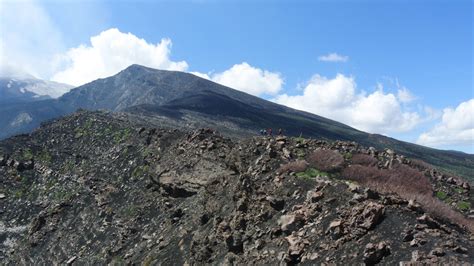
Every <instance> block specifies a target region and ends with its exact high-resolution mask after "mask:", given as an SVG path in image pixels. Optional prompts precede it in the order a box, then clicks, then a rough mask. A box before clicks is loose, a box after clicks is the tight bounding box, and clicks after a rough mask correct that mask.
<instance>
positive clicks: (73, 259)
mask: <svg viewBox="0 0 474 266" xmlns="http://www.w3.org/2000/svg"><path fill="white" fill-rule="evenodd" d="M76 259H77V256H74V257H72V258H70V259H69V260H68V261H67V262H66V265H71V264H72V263H73V262H74V261H75V260H76Z"/></svg>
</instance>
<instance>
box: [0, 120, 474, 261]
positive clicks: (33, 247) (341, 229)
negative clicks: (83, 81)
mask: <svg viewBox="0 0 474 266" xmlns="http://www.w3.org/2000/svg"><path fill="white" fill-rule="evenodd" d="M320 149H328V150H333V151H334V152H336V153H339V154H341V156H344V159H343V160H342V162H340V164H341V165H343V164H350V158H349V156H347V154H348V153H350V154H351V155H352V154H357V153H364V154H369V155H370V154H374V158H377V160H376V161H375V163H376V164H377V165H378V167H380V168H381V169H383V168H384V167H385V168H390V167H391V164H395V163H396V161H400V162H399V163H406V164H408V163H409V161H408V159H406V158H404V157H401V156H399V155H396V154H394V153H393V151H390V150H388V151H375V150H373V149H366V148H364V147H361V146H359V145H357V144H356V143H352V142H351V143H348V142H326V141H323V140H304V139H303V140H301V139H298V138H289V137H288V138H287V137H284V136H279V137H277V138H269V137H253V138H248V139H244V140H232V139H229V138H226V137H223V136H222V135H220V134H219V133H218V132H216V131H214V130H212V129H200V130H194V131H190V132H183V131H178V130H172V129H158V128H148V127H146V126H143V125H139V124H134V123H131V122H130V121H129V120H127V119H122V118H121V117H120V114H114V115H111V114H109V113H103V112H79V113H75V114H73V115H70V116H67V117H65V118H63V119H61V120H58V121H55V122H51V123H49V124H46V125H43V126H42V127H41V128H40V129H39V130H37V131H35V132H34V133H32V134H30V135H20V136H16V137H13V138H10V139H7V140H4V141H1V142H0V260H1V261H2V264H11V265H17V264H27V265H38V264H46V265H49V264H53V263H59V264H72V265H84V264H105V263H118V264H121V263H126V264H128V263H132V264H141V263H143V264H145V265H153V264H163V265H183V264H188V265H191V264H196V265H202V264H239V265H240V264H242V265H244V264H245V265H250V264H270V265H279V264H298V263H300V264H333V263H335V264H348V265H349V264H351V265H352V264H367V265H372V264H377V263H382V264H399V263H401V264H402V265H405V264H406V265H412V263H418V262H421V263H454V264H459V263H473V262H474V248H473V247H474V243H473V237H472V234H471V233H470V232H469V231H467V230H466V229H465V228H462V227H459V226H456V225H454V224H451V223H449V222H447V221H443V220H439V219H436V218H434V217H432V216H431V215H430V214H429V213H425V212H424V211H423V208H422V207H420V206H418V205H417V203H416V202H409V201H407V200H404V199H401V198H399V197H397V196H396V195H391V194H382V193H377V192H375V191H373V190H370V189H368V188H364V187H362V186H360V185H358V184H356V183H354V182H349V181H348V180H345V179H344V178H342V177H338V176H335V175H333V174H328V173H325V172H322V171H319V172H315V173H309V172H303V171H301V172H298V171H292V170H285V171H282V170H281V169H282V165H285V164H288V163H290V162H296V161H297V160H299V159H302V158H304V156H305V154H310V153H311V152H314V151H317V150H320ZM341 158H342V157H341ZM331 167H332V166H331ZM417 167H419V166H417ZM333 168H335V167H333ZM420 171H424V173H425V174H426V175H427V176H430V180H432V182H433V183H432V184H433V188H434V189H435V190H436V189H437V188H439V189H438V190H442V191H448V192H449V193H456V191H460V193H457V194H456V197H458V198H459V199H460V200H463V201H466V202H472V192H471V191H470V187H469V184H468V183H465V182H463V181H462V180H458V179H456V178H454V177H450V176H447V175H443V174H441V173H439V172H436V171H435V172H433V171H431V172H430V171H425V170H422V169H420ZM450 178H451V179H450ZM461 190H462V191H461ZM454 207H455V206H453V208H454ZM457 211H459V212H462V213H463V215H465V216H466V217H467V218H468V216H469V215H470V213H469V210H457Z"/></svg>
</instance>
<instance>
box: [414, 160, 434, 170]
mask: <svg viewBox="0 0 474 266" xmlns="http://www.w3.org/2000/svg"><path fill="white" fill-rule="evenodd" d="M411 166H412V167H414V168H416V169H418V170H420V171H424V170H431V169H433V166H432V165H430V164H428V163H426V162H424V161H422V160H418V159H412V160H411Z"/></svg>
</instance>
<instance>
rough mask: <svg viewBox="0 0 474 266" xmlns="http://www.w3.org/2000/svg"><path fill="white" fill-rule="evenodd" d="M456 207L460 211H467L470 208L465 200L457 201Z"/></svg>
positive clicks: (469, 204)
mask: <svg viewBox="0 0 474 266" xmlns="http://www.w3.org/2000/svg"><path fill="white" fill-rule="evenodd" d="M458 208H459V209H460V210H462V211H468V210H470V209H471V203H469V202H466V201H459V202H458Z"/></svg>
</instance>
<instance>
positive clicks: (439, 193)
mask: <svg viewBox="0 0 474 266" xmlns="http://www.w3.org/2000/svg"><path fill="white" fill-rule="evenodd" d="M436 197H437V198H438V199H440V200H446V198H447V197H448V194H446V192H444V191H436Z"/></svg>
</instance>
